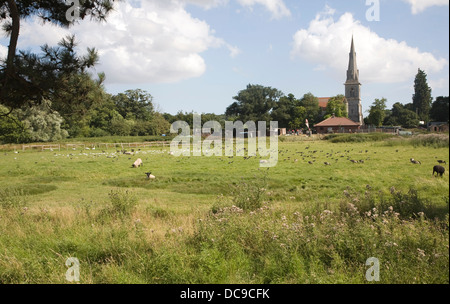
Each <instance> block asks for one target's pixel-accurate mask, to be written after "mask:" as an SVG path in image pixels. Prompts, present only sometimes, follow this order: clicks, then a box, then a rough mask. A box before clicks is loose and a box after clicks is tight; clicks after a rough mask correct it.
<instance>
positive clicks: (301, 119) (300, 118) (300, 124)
mask: <svg viewBox="0 0 450 304" xmlns="http://www.w3.org/2000/svg"><path fill="white" fill-rule="evenodd" d="M305 127H306V108H305V107H302V106H297V107H295V108H294V110H293V111H292V116H291V121H290V122H289V128H291V129H300V128H305Z"/></svg>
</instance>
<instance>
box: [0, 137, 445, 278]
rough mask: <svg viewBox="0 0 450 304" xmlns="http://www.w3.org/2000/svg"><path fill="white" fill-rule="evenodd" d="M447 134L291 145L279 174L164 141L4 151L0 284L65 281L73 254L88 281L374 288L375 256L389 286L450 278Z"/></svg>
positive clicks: (0, 160)
mask: <svg viewBox="0 0 450 304" xmlns="http://www.w3.org/2000/svg"><path fill="white" fill-rule="evenodd" d="M446 138H447V139H446V140H447V141H446V144H444V145H439V144H436V143H434V142H433V143H432V144H430V145H426V143H425V144H421V143H422V142H421V141H417V140H416V141H415V142H412V141H411V140H392V139H380V140H379V141H366V142H335V143H333V142H331V141H325V140H317V141H298V140H293V139H289V140H285V141H284V142H281V141H280V143H279V161H278V165H277V166H275V167H273V168H270V169H260V168H259V160H260V158H259V157H252V158H250V159H246V158H242V157H236V156H235V157H232V158H229V157H225V156H223V157H174V156H172V155H170V154H169V153H168V152H169V149H168V148H151V149H150V148H145V149H142V150H140V151H139V150H137V151H136V153H135V155H132V156H130V155H124V154H121V153H117V151H116V150H115V149H109V150H105V151H101V150H98V149H97V150H80V149H78V150H67V151H66V150H61V151H56V152H55V151H54V152H50V151H47V152H31V151H26V152H22V151H19V153H14V152H13V151H8V152H1V154H0V184H1V186H0V283H67V281H66V277H65V274H66V271H67V269H68V267H67V266H66V264H65V262H66V260H67V258H69V257H76V258H78V259H79V261H80V282H81V283H169V284H170V283H368V282H367V281H366V278H365V274H366V270H367V269H368V268H369V267H368V266H366V265H365V262H366V260H367V259H368V258H370V257H376V258H378V259H379V260H380V277H381V279H380V283H447V284H448V283H449V254H448V250H449V247H448V245H449V230H448V229H449V224H448V223H449V222H448V221H449V220H448V219H449V218H448V206H449V205H448V204H449V175H448V165H444V167H445V168H446V171H447V172H446V173H445V174H444V177H442V178H435V177H433V176H432V171H433V166H434V165H436V164H438V163H437V160H438V159H440V160H445V161H446V162H447V163H448V162H449V148H448V136H447V137H446ZM138 157H139V158H141V159H142V160H143V163H144V166H143V167H140V168H131V164H132V163H133V162H134V160H135V159H137V158H138ZM410 158H414V159H416V160H420V161H421V163H422V164H421V165H414V164H412V163H411V162H410V161H409V160H410ZM350 160H356V161H360V160H362V161H364V162H358V163H352V162H351V161H350ZM308 162H312V164H309V163H308ZM324 162H328V163H330V165H324ZM146 172H151V173H152V174H153V175H155V176H156V179H154V180H150V179H147V177H146V175H145V173H146Z"/></svg>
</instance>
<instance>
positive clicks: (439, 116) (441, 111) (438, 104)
mask: <svg viewBox="0 0 450 304" xmlns="http://www.w3.org/2000/svg"><path fill="white" fill-rule="evenodd" d="M448 115H449V97H448V96H447V97H443V96H439V97H437V98H436V100H435V101H434V102H433V104H432V105H431V110H430V118H431V120H433V121H441V122H444V121H446V122H448Z"/></svg>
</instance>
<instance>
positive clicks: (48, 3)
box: [0, 0, 117, 114]
mask: <svg viewBox="0 0 450 304" xmlns="http://www.w3.org/2000/svg"><path fill="white" fill-rule="evenodd" d="M114 1H117V0H79V6H78V7H74V3H73V2H71V1H65V0H39V1H38V0H21V1H17V0H0V22H2V24H3V31H4V32H5V34H6V35H8V36H9V46H8V53H7V57H6V60H4V61H2V62H0V103H2V104H3V105H6V106H7V107H8V108H9V112H11V111H12V110H13V109H17V108H21V107H22V106H24V105H27V104H28V105H31V104H32V103H40V102H41V101H42V100H43V99H50V100H52V99H53V98H52V93H54V92H56V91H60V90H64V89H65V88H66V80H67V77H70V75H73V74H78V73H83V72H84V71H86V69H88V68H90V67H92V66H93V65H94V64H95V63H96V62H97V59H98V57H97V53H96V51H95V49H88V51H87V54H86V55H84V56H77V55H76V53H75V47H76V43H75V38H74V37H73V36H71V37H66V38H65V39H63V40H62V41H61V42H60V44H59V46H58V47H50V46H48V45H44V46H43V47H42V54H33V53H31V52H29V51H18V50H17V43H18V40H19V34H20V23H21V20H24V19H26V18H30V17H32V16H37V17H39V18H40V19H41V20H42V21H43V22H44V23H46V22H49V23H52V24H55V25H58V26H62V27H69V26H71V25H73V24H74V23H76V22H77V21H78V20H80V19H84V18H86V17H90V18H91V19H93V20H97V21H103V20H105V18H106V16H107V15H108V13H109V12H110V11H111V10H112V8H113V3H114ZM7 114H8V113H7Z"/></svg>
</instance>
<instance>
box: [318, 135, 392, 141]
mask: <svg viewBox="0 0 450 304" xmlns="http://www.w3.org/2000/svg"><path fill="white" fill-rule="evenodd" d="M392 137H393V135H391V134H385V133H367V134H329V135H326V136H325V140H329V141H330V142H332V143H351V142H360V143H362V142H371V141H383V140H386V139H389V138H392Z"/></svg>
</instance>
